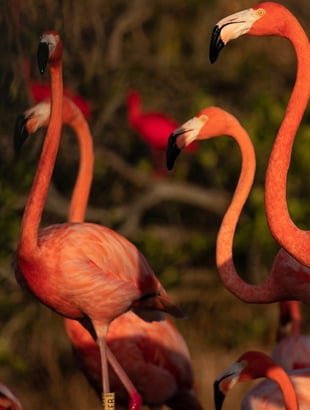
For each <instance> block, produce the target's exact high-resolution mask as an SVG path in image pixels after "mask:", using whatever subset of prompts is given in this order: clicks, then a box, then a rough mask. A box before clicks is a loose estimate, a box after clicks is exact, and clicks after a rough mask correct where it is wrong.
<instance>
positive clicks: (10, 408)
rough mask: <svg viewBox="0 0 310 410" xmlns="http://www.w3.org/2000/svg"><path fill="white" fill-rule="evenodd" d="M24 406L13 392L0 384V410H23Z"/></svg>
mask: <svg viewBox="0 0 310 410" xmlns="http://www.w3.org/2000/svg"><path fill="white" fill-rule="evenodd" d="M22 409H23V408H22V405H21V404H20V402H19V400H18V399H17V398H16V397H15V395H14V394H13V393H12V392H11V390H10V389H9V388H8V387H7V386H5V385H4V384H2V383H0V410H22Z"/></svg>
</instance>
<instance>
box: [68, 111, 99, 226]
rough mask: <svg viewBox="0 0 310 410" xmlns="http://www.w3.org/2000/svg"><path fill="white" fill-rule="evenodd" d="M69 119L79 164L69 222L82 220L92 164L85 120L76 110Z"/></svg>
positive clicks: (90, 138) (90, 139)
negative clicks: (75, 137)
mask: <svg viewBox="0 0 310 410" xmlns="http://www.w3.org/2000/svg"><path fill="white" fill-rule="evenodd" d="M76 111H77V115H75V116H74V117H73V119H72V121H70V123H69V125H71V126H72V127H73V128H74V130H75V133H76V135H77V138H78V142H79V149H80V165H79V171H78V176H77V180H76V183H75V186H74V190H73V194H72V199H71V203H70V209H69V221H70V222H83V221H84V219H85V213H86V208H87V202H88V198H89V193H90V188H91V183H92V177H93V166H94V152H93V141H92V136H91V133H90V130H89V126H88V123H87V121H86V120H85V118H84V116H83V115H82V113H81V112H80V111H78V110H76Z"/></svg>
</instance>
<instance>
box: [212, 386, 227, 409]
mask: <svg viewBox="0 0 310 410" xmlns="http://www.w3.org/2000/svg"><path fill="white" fill-rule="evenodd" d="M220 383H221V381H218V380H217V381H215V382H214V384H213V396H214V406H215V410H221V409H222V407H223V403H224V400H225V397H226V395H225V394H224V393H223V392H222V391H221V389H220Z"/></svg>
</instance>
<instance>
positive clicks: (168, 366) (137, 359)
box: [14, 97, 202, 410]
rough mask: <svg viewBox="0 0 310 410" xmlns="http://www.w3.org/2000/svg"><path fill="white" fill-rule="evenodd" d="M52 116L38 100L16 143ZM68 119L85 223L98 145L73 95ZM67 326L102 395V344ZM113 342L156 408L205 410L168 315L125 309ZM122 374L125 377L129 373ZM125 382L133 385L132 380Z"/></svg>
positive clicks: (77, 213)
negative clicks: (155, 318) (152, 317)
mask: <svg viewBox="0 0 310 410" xmlns="http://www.w3.org/2000/svg"><path fill="white" fill-rule="evenodd" d="M49 117H50V101H49V100H46V101H44V102H41V103H39V104H36V105H35V106H34V107H31V108H30V109H28V110H26V111H25V112H24V113H23V114H22V115H20V116H19V117H18V118H17V120H16V126H15V134H14V136H15V148H16V149H17V150H19V149H20V147H21V144H22V143H23V142H24V141H25V139H26V138H27V137H28V135H29V134H31V133H34V132H35V131H37V130H38V129H39V128H40V127H43V126H47V125H48V122H49ZM63 123H65V124H67V125H70V126H71V127H72V128H73V129H74V130H75V133H76V135H77V137H78V142H79V145H80V153H81V160H80V169H79V174H78V178H77V181H76V184H75V187H74V190H73V196H72V201H71V204H70V210H69V221H71V222H82V221H83V220H84V218H85V212H86V205H87V201H88V195H89V191H90V186H91V181H92V169H93V162H94V155H93V144H92V137H91V134H90V130H89V127H88V124H87V121H86V120H85V117H84V116H83V114H82V113H81V111H80V110H79V108H78V107H77V106H76V105H75V104H74V103H73V102H72V101H71V100H70V99H69V98H67V97H64V99H63ZM65 327H66V330H67V334H68V336H69V338H70V340H71V342H72V344H73V347H74V350H75V352H76V356H77V358H78V360H79V362H80V363H81V366H82V368H83V370H84V372H85V374H86V376H87V378H88V380H89V381H90V382H91V384H92V385H94V387H95V389H96V391H97V393H98V395H100V394H101V393H102V383H101V368H100V352H99V349H98V345H97V343H96V342H95V341H94V339H93V338H92V337H91V335H90V334H89V332H88V331H87V330H86V329H85V328H84V327H83V326H82V325H81V324H80V323H79V322H77V321H76V320H71V319H65ZM107 345H108V347H109V348H110V350H111V351H112V353H114V355H115V356H116V357H117V358H118V359H121V361H122V363H123V365H124V367H125V371H126V373H127V374H128V375H130V380H131V381H132V382H133V384H134V386H138V391H139V392H140V394H141V395H142V399H143V403H145V404H148V403H149V404H150V406H151V408H153V409H154V405H156V408H158V406H159V405H161V404H162V403H169V404H170V405H171V408H172V409H174V408H178V409H179V410H181V407H180V406H181V405H182V406H183V408H184V409H185V408H191V409H193V410H195V409H197V410H198V409H202V407H201V405H200V403H199V400H198V398H197V396H196V394H195V392H194V390H193V371H192V367H191V358H190V354H189V351H188V348H187V345H186V343H185V341H184V339H183V338H182V336H181V334H180V333H179V332H178V331H177V329H176V327H175V326H174V325H173V324H172V323H171V322H170V321H169V320H168V319H167V318H166V319H165V320H163V321H160V322H153V323H148V322H145V321H144V320H141V319H140V318H139V317H138V316H137V315H135V314H134V313H132V312H127V313H124V314H123V315H121V316H120V317H118V318H116V319H115V320H114V321H113V322H112V323H111V325H110V328H109V332H108V335H107ZM133 352H136V354H135V355H134V354H133ZM126 373H125V375H126ZM110 376H111V379H112V380H111V390H112V391H113V392H115V396H116V402H117V403H119V401H120V399H121V402H125V403H127V401H128V400H127V397H126V396H125V394H124V388H123V387H122V386H121V385H120V382H119V378H118V377H116V376H115V375H114V373H112V374H110ZM121 376H122V381H123V377H124V375H123V374H122V375H121ZM146 380H147V383H146ZM124 385H125V386H127V385H128V381H126V382H125V383H124ZM133 391H134V390H133V389H130V390H129V391H128V392H129V393H130V394H133ZM180 402H181V403H182V404H181V403H180ZM175 406H176V407H175Z"/></svg>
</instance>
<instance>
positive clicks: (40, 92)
mask: <svg viewBox="0 0 310 410" xmlns="http://www.w3.org/2000/svg"><path fill="white" fill-rule="evenodd" d="M24 68H25V75H26V80H27V82H28V84H29V91H30V95H31V97H32V98H33V100H34V102H35V103H39V102H41V101H44V100H47V99H49V98H50V97H51V87H50V84H48V83H45V82H42V81H35V80H32V79H31V77H30V64H29V61H27V60H26V61H25V62H24ZM63 93H64V95H65V96H66V97H68V98H70V99H71V100H72V101H73V102H74V104H76V105H77V106H78V107H79V109H80V110H81V112H82V114H83V115H84V116H85V118H89V117H90V116H91V106H90V103H89V102H88V101H87V100H85V98H83V97H81V96H80V95H77V94H76V93H74V92H73V91H72V90H70V88H67V87H64V88H63Z"/></svg>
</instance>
